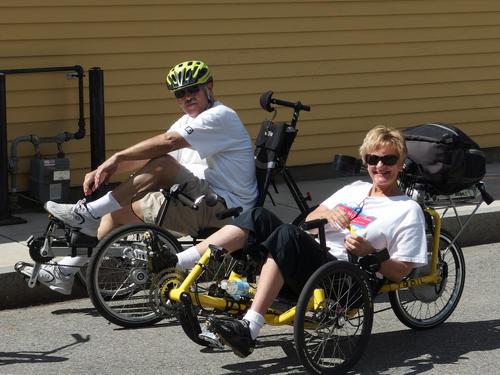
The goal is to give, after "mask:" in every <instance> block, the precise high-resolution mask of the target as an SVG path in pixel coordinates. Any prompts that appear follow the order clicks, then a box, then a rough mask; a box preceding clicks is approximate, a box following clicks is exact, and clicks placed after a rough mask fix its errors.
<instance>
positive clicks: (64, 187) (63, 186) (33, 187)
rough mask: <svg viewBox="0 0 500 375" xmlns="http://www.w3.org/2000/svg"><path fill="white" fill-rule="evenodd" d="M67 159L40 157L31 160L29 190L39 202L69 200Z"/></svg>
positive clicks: (62, 201)
mask: <svg viewBox="0 0 500 375" xmlns="http://www.w3.org/2000/svg"><path fill="white" fill-rule="evenodd" d="M70 177H71V176H70V169H69V160H68V159H66V158H48V157H41V158H35V159H32V160H31V176H30V191H31V195H32V196H33V198H35V199H37V200H39V201H40V202H47V201H54V202H58V203H64V202H69V183H70Z"/></svg>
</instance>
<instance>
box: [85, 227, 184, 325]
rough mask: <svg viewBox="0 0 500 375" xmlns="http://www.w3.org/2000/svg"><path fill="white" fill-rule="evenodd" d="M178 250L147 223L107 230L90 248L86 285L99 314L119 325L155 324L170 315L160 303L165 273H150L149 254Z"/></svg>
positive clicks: (172, 313)
mask: <svg viewBox="0 0 500 375" xmlns="http://www.w3.org/2000/svg"><path fill="white" fill-rule="evenodd" d="M160 250H161V251H169V252H173V253H178V252H179V251H181V250H182V249H181V246H180V244H179V243H178V241H177V240H176V239H175V237H173V236H172V235H171V234H170V233H169V232H167V231H166V230H164V229H162V228H160V227H158V226H155V225H150V224H139V225H136V224H134V225H128V226H124V227H121V228H119V229H117V230H115V231H113V232H111V233H110V234H109V235H108V236H107V237H106V238H104V239H103V240H102V241H101V242H100V243H99V246H98V247H97V248H96V249H95V250H94V251H93V254H92V257H91V259H90V262H89V266H88V267H89V269H88V278H87V284H88V285H87V288H88V293H89V296H90V299H91V301H92V303H93V304H94V306H95V307H96V309H97V310H98V311H99V312H100V313H101V315H102V316H103V317H104V318H106V319H107V320H109V321H110V322H112V323H115V324H118V325H120V326H122V327H127V328H132V327H142V326H149V325H152V324H155V323H157V322H159V321H160V320H162V319H163V318H164V317H174V316H175V311H176V310H175V309H172V311H169V309H168V306H163V305H162V303H161V296H160V293H161V291H160V287H161V285H162V284H163V283H164V282H165V280H167V281H168V282H171V280H170V277H169V274H165V275H163V274H162V273H160V274H155V273H151V271H150V267H148V264H149V263H150V257H151V255H152V254H153V253H156V252H158V251H160Z"/></svg>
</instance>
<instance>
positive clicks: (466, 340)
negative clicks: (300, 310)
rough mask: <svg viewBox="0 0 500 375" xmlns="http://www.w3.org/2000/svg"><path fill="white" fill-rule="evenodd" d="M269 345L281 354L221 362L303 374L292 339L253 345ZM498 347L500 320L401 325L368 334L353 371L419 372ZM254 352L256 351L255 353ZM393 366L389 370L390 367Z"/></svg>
mask: <svg viewBox="0 0 500 375" xmlns="http://www.w3.org/2000/svg"><path fill="white" fill-rule="evenodd" d="M270 346H281V347H282V348H283V351H284V353H285V356H284V357H281V358H276V359H275V360H269V359H266V360H256V361H252V356H250V357H248V358H246V359H240V358H237V357H236V356H235V360H234V364H231V365H225V366H223V368H224V369H226V370H230V371H232V372H231V374H234V375H236V374H249V373H250V374H256V375H264V374H266V375H267V374H282V373H291V374H304V373H305V371H304V369H303V367H302V366H301V364H300V363H299V361H298V359H297V355H296V353H295V348H294V344H293V339H292V337H291V336H290V335H288V336H286V340H285V339H282V340H276V339H269V337H266V336H265V337H264V340H261V344H260V345H258V347H257V348H256V349H255V350H256V351H259V350H266V348H268V347H270ZM498 348H500V320H487V321H477V322H467V323H460V322H449V323H444V324H443V325H441V326H439V327H436V328H434V329H430V330H424V331H414V330H410V329H404V330H400V331H394V332H383V333H375V334H372V335H371V337H370V342H369V344H368V348H367V350H366V351H365V353H364V354H363V356H362V358H361V360H360V361H359V362H358V364H357V365H356V366H355V368H354V370H353V371H352V373H358V372H361V373H363V374H379V373H391V372H393V371H394V369H398V368H404V369H405V374H410V375H411V374H420V373H422V372H425V371H429V370H432V369H433V368H434V365H435V364H457V373H459V372H460V371H459V368H458V365H459V361H460V360H464V361H465V360H467V359H468V357H467V353H470V352H478V351H491V350H496V349H498ZM254 355H255V354H254ZM391 370H392V371H391Z"/></svg>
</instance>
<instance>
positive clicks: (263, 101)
mask: <svg viewBox="0 0 500 375" xmlns="http://www.w3.org/2000/svg"><path fill="white" fill-rule="evenodd" d="M271 104H276V105H281V106H283V107H289V108H293V109H294V110H295V111H296V112H299V111H307V112H309V111H310V110H311V107H310V106H308V105H305V104H302V103H301V102H295V103H293V102H289V101H286V100H281V99H275V98H273V92H272V91H266V92H265V93H263V94H262V95H261V96H260V106H261V107H262V108H263V109H264V110H266V111H268V112H272V111H273V110H274V108H273V107H272V106H271Z"/></svg>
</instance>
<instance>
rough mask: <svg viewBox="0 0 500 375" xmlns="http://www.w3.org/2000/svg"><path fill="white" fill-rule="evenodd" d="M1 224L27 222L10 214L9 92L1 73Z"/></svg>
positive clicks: (3, 75)
mask: <svg viewBox="0 0 500 375" xmlns="http://www.w3.org/2000/svg"><path fill="white" fill-rule="evenodd" d="M0 153H1V154H0V158H1V160H0V179H1V186H0V225H11V224H20V223H26V220H24V219H22V218H19V217H14V216H11V215H10V207H9V164H8V163H9V159H8V155H7V94H6V85H5V74H3V73H0Z"/></svg>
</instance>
